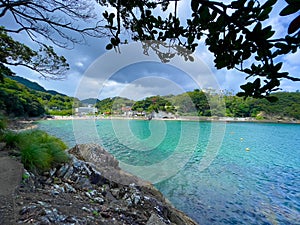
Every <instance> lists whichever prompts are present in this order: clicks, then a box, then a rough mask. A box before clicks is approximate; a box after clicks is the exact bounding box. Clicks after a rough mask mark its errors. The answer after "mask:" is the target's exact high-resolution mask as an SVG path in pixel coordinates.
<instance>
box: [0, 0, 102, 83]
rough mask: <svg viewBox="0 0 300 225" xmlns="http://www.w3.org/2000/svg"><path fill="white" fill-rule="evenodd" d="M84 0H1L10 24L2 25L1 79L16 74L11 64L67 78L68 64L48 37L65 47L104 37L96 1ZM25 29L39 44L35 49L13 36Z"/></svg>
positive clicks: (0, 14) (0, 16) (1, 10)
mask: <svg viewBox="0 0 300 225" xmlns="http://www.w3.org/2000/svg"><path fill="white" fill-rule="evenodd" d="M92 3H93V2H89V1H85V0H76V1H75V0H68V1H60V0H49V1H41V0H32V1H29V0H12V1H11V0H1V1H0V19H3V18H4V19H7V20H10V22H11V24H12V25H11V26H9V27H4V26H1V27H0V47H1V52H0V56H1V57H0V79H2V80H3V76H4V75H13V74H14V72H13V71H12V70H11V69H10V68H11V67H10V68H9V66H24V67H27V68H29V69H31V70H33V71H36V72H38V73H39V74H40V75H41V76H43V77H45V78H51V79H61V78H64V76H65V73H66V71H67V70H68V69H69V65H68V63H67V62H66V59H65V58H64V57H63V56H58V55H57V54H56V53H55V51H54V50H53V47H52V46H49V45H46V44H45V40H48V41H50V43H51V42H52V43H53V44H54V45H56V46H59V47H63V48H72V47H73V45H74V44H76V43H83V42H84V41H85V39H84V37H85V36H93V37H102V36H105V34H104V32H105V30H104V29H103V28H104V27H102V26H100V25H99V24H98V23H97V15H96V14H95V11H94V6H95V4H92ZM21 32H23V33H24V32H25V34H27V35H28V37H29V38H30V39H31V40H32V41H34V42H35V43H36V44H37V45H38V47H37V49H36V50H35V49H32V48H30V47H28V46H26V45H24V43H20V42H18V41H16V40H15V39H14V38H12V37H11V35H13V34H18V33H21Z"/></svg>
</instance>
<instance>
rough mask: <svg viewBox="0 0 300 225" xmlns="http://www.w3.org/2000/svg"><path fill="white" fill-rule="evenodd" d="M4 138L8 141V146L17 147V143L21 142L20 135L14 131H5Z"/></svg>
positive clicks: (3, 139)
mask: <svg viewBox="0 0 300 225" xmlns="http://www.w3.org/2000/svg"><path fill="white" fill-rule="evenodd" d="M1 139H2V140H1V141H4V142H5V143H6V146H8V147H11V148H15V147H17V143H19V135H18V133H16V132H13V131H5V132H3V134H2V138H1Z"/></svg>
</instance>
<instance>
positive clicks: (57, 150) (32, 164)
mask: <svg viewBox="0 0 300 225" xmlns="http://www.w3.org/2000/svg"><path fill="white" fill-rule="evenodd" d="M4 141H5V142H6V143H7V145H9V146H11V147H17V148H18V149H19V150H20V153H21V161H22V163H23V164H24V167H25V168H26V169H29V170H31V171H35V170H36V171H38V172H42V171H46V170H49V169H50V168H51V167H53V166H56V165H57V164H60V163H64V162H67V161H68V156H67V154H66V152H65V151H64V150H65V149H66V148H67V146H66V144H65V143H64V142H62V141H61V140H60V139H58V138H56V137H53V136H51V135H49V134H47V133H46V132H44V131H40V130H33V131H25V132H21V133H14V132H6V133H5V135H4Z"/></svg>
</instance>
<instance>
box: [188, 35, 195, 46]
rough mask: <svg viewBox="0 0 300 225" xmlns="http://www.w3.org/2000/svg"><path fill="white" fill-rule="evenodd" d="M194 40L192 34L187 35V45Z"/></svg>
mask: <svg viewBox="0 0 300 225" xmlns="http://www.w3.org/2000/svg"><path fill="white" fill-rule="evenodd" d="M194 40H195V37H194V36H192V35H190V36H189V37H188V44H189V45H191V44H193V42H194Z"/></svg>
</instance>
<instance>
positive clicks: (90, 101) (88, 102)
mask: <svg viewBox="0 0 300 225" xmlns="http://www.w3.org/2000/svg"><path fill="white" fill-rule="evenodd" d="M80 102H81V103H82V104H84V105H95V104H97V103H98V102H100V100H99V99H97V98H88V99H84V100H81V101H80Z"/></svg>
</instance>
